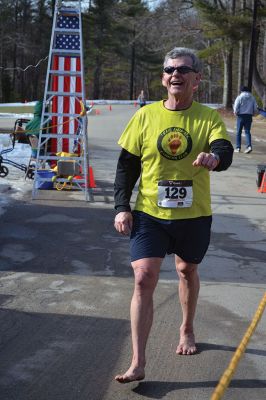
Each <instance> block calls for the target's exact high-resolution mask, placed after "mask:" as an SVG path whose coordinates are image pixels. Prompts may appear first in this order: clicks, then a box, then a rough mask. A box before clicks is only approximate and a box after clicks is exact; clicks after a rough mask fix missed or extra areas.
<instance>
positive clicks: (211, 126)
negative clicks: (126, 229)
mask: <svg viewBox="0 0 266 400" xmlns="http://www.w3.org/2000/svg"><path fill="white" fill-rule="evenodd" d="M216 139H226V140H229V141H230V139H229V137H228V135H227V133H226V128H225V125H224V123H223V121H222V120H221V118H220V116H219V114H218V113H217V111H215V110H213V109H211V108H209V107H207V106H204V105H202V104H199V103H197V102H195V101H194V102H193V103H192V105H191V107H190V108H189V109H186V110H181V111H172V110H167V109H166V108H165V107H164V104H163V100H162V101H159V102H155V103H153V104H150V105H146V106H145V107H142V108H141V109H139V110H138V111H137V112H136V113H135V115H134V116H133V117H132V118H131V120H130V121H129V123H128V125H127V127H126V129H125V130H124V132H123V133H122V135H121V137H120V139H119V141H118V144H119V145H120V146H121V147H122V148H124V149H125V150H127V151H128V152H129V153H131V154H134V155H136V156H138V157H140V158H141V164H142V171H141V177H140V183H139V192H138V196H137V200H136V204H135V210H139V211H144V212H145V213H147V214H149V215H152V216H154V217H157V218H162V219H167V220H173V219H183V218H196V217H200V216H208V215H211V198H210V176H209V171H208V170H207V169H206V168H203V167H193V165H192V163H193V161H194V160H196V158H197V156H198V154H199V153H201V152H206V153H209V152H210V143H211V142H213V141H214V140H216Z"/></svg>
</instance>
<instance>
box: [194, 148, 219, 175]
mask: <svg viewBox="0 0 266 400" xmlns="http://www.w3.org/2000/svg"><path fill="white" fill-rule="evenodd" d="M218 164H219V158H218V156H216V155H215V154H212V153H203V152H202V153H199V155H198V157H197V158H196V160H195V161H194V162H193V163H192V165H193V166H194V167H204V168H207V169H208V170H209V171H212V170H214V169H215V168H216V167H217V165H218Z"/></svg>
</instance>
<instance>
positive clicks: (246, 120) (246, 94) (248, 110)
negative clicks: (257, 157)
mask: <svg viewBox="0 0 266 400" xmlns="http://www.w3.org/2000/svg"><path fill="white" fill-rule="evenodd" d="M233 110H234V114H235V115H236V116H237V122H236V124H237V128H236V129H237V131H236V148H235V152H236V153H239V152H240V151H241V135H242V129H243V128H244V130H245V135H246V149H245V151H244V153H246V154H248V153H250V152H251V151H252V144H251V132H250V129H251V125H252V117H253V115H255V114H257V113H258V106H257V103H256V100H255V98H254V96H252V94H251V93H250V90H249V89H248V87H246V86H243V87H242V88H241V93H240V94H239V95H238V96H237V98H236V99H235V102H234V105H233Z"/></svg>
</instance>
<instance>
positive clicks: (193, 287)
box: [175, 256, 200, 355]
mask: <svg viewBox="0 0 266 400" xmlns="http://www.w3.org/2000/svg"><path fill="white" fill-rule="evenodd" d="M175 262H176V270H177V273H178V276H179V299H180V304H181V308H182V313H183V321H182V325H181V327H180V341H179V345H178V346H177V349H176V353H177V354H187V355H191V354H195V353H196V352H197V348H196V345H195V336H194V330H193V320H194V316H195V312H196V306H197V301H198V294H199V289H200V282H199V276H198V271H197V267H198V266H197V264H192V263H187V262H185V261H184V260H182V259H181V258H180V257H177V256H176V257H175Z"/></svg>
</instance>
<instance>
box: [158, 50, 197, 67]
mask: <svg viewBox="0 0 266 400" xmlns="http://www.w3.org/2000/svg"><path fill="white" fill-rule="evenodd" d="M180 57H190V58H191V60H192V68H193V69H195V70H196V71H197V72H199V71H201V69H202V63H201V61H200V59H199V58H198V57H197V56H196V53H195V51H194V50H192V49H189V48H186V47H174V48H173V49H172V50H170V51H169V52H168V53H167V54H166V56H165V58H164V64H163V66H164V67H166V65H167V61H168V60H169V58H171V59H173V60H174V59H176V58H180Z"/></svg>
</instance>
